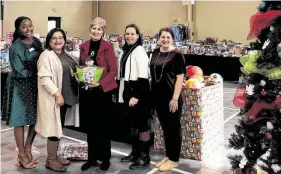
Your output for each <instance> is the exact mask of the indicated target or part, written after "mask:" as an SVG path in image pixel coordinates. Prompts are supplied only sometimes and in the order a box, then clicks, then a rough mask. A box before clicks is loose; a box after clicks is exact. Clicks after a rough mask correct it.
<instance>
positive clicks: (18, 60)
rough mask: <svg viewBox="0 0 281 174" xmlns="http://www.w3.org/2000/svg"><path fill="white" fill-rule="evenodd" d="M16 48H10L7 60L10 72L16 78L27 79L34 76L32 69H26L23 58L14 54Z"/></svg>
mask: <svg viewBox="0 0 281 174" xmlns="http://www.w3.org/2000/svg"><path fill="white" fill-rule="evenodd" d="M15 49H16V47H15V46H12V47H11V48H10V51H9V58H10V64H11V68H12V71H13V73H14V76H15V77H16V78H22V79H27V78H31V77H32V76H34V73H33V72H32V69H27V68H26V66H25V61H24V58H23V57H22V56H21V55H20V54H17V53H16V52H15Z"/></svg>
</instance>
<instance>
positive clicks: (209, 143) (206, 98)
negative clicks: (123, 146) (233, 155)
mask: <svg viewBox="0 0 281 174" xmlns="http://www.w3.org/2000/svg"><path fill="white" fill-rule="evenodd" d="M182 97H183V101H184V102H183V106H182V117H181V130H182V132H181V133H182V147H181V155H182V156H183V157H186V158H189V159H195V160H200V161H201V160H203V159H208V158H209V157H211V156H212V155H213V154H215V153H216V152H217V153H219V151H221V150H222V148H223V143H224V134H223V133H224V114H223V83H222V82H221V83H218V84H215V85H211V86H205V87H203V88H201V89H192V88H182ZM153 129H154V148H156V149H158V150H165V144H164V138H163V131H162V128H161V126H160V122H159V120H158V118H157V116H155V121H154V125H153Z"/></svg>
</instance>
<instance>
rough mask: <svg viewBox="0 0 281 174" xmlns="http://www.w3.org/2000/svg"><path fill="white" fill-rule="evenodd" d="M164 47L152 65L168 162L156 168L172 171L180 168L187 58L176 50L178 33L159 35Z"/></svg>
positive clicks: (152, 88) (153, 58)
mask: <svg viewBox="0 0 281 174" xmlns="http://www.w3.org/2000/svg"><path fill="white" fill-rule="evenodd" d="M159 36H160V44H161V47H160V48H158V49H155V50H154V51H153V54H152V58H151V62H150V72H151V78H152V83H151V90H152V97H153V104H154V106H155V109H156V112H157V116H158V118H159V121H160V124H161V127H162V129H163V133H164V139H165V145H166V158H164V159H163V160H161V161H159V162H158V163H157V164H156V167H157V168H159V170H160V171H168V170H171V169H172V168H174V167H177V166H178V161H179V157H180V150H181V125H180V117H181V106H182V98H181V95H180V93H181V88H182V84H183V79H184V74H185V63H184V57H183V55H182V54H181V53H179V52H178V51H177V50H176V49H175V48H174V47H173V46H172V44H173V40H174V38H175V37H174V33H173V32H172V30H171V29H169V28H163V29H161V30H160V32H159Z"/></svg>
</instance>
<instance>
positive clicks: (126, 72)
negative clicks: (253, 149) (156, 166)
mask: <svg viewBox="0 0 281 174" xmlns="http://www.w3.org/2000/svg"><path fill="white" fill-rule="evenodd" d="M125 40H126V43H125V45H124V46H123V51H124V52H123V54H122V57H121V60H120V61H119V73H118V78H119V80H120V87H119V98H118V100H119V102H120V103H125V105H126V107H127V108H126V111H127V115H128V118H129V119H130V124H131V135H132V138H133V144H132V152H131V153H130V155H128V156H125V157H123V158H121V162H133V164H132V165H130V167H129V168H130V169H131V170H134V169H138V168H142V167H145V166H147V165H149V164H150V157H149V147H150V146H149V132H148V131H149V126H148V119H149V117H150V108H149V106H150V105H149V90H150V86H149V80H148V72H149V58H148V56H147V53H146V51H145V49H144V48H143V47H142V40H141V36H140V31H139V28H138V27H137V26H136V25H135V24H130V25H128V26H127V27H126V29H125Z"/></svg>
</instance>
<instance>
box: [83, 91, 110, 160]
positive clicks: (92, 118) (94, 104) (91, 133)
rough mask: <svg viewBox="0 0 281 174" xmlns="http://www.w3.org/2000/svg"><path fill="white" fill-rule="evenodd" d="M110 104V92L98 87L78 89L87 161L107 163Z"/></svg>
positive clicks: (108, 157)
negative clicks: (85, 136) (86, 146)
mask: <svg viewBox="0 0 281 174" xmlns="http://www.w3.org/2000/svg"><path fill="white" fill-rule="evenodd" d="M111 104H112V95H111V93H110V92H107V93H104V92H103V90H102V89H101V88H100V87H97V88H92V89H90V90H84V89H80V103H79V108H80V126H81V129H82V131H83V132H84V133H86V134H87V142H88V161H90V162H93V161H96V160H99V161H108V160H110V158H111V142H110V124H109V114H110V107H111Z"/></svg>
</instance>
